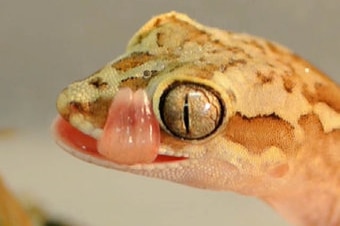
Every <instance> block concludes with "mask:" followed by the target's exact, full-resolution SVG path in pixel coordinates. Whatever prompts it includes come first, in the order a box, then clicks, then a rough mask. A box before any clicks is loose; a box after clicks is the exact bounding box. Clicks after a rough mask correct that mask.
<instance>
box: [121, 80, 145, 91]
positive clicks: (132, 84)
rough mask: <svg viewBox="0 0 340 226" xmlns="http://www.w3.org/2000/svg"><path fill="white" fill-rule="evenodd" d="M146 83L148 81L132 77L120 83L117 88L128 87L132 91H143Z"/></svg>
mask: <svg viewBox="0 0 340 226" xmlns="http://www.w3.org/2000/svg"><path fill="white" fill-rule="evenodd" d="M148 82H149V79H144V78H136V77H132V78H127V79H125V80H123V81H121V82H120V84H119V87H118V88H119V89H120V88H123V87H128V88H130V89H131V90H132V91H137V90H138V89H144V88H145V87H146V86H147V84H148Z"/></svg>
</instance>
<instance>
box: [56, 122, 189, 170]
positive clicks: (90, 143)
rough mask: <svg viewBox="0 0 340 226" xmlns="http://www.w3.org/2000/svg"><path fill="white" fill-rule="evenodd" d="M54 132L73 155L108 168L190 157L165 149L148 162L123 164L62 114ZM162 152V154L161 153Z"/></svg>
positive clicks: (179, 160)
mask: <svg viewBox="0 0 340 226" xmlns="http://www.w3.org/2000/svg"><path fill="white" fill-rule="evenodd" d="M52 133H53V136H54V139H55V141H56V143H57V144H58V145H59V146H60V147H61V148H63V149H64V150H65V151H67V152H68V153H70V154H71V155H73V156H75V157H77V158H79V159H82V160H84V161H86V162H90V163H94V164H96V165H100V166H103V167H108V168H115V169H127V168H139V167H143V166H151V165H153V166H157V165H159V164H160V163H162V165H163V164H164V163H165V164H171V163H179V162H185V161H186V160H189V159H188V157H177V156H172V155H167V154H163V153H166V152H164V151H159V152H158V155H157V157H156V159H155V160H154V161H153V162H151V163H148V164H145V163H142V164H139V163H138V164H134V165H122V164H118V163H115V162H113V161H110V160H108V159H107V158H105V157H104V156H102V155H101V154H100V153H99V152H98V151H97V140H96V139H95V138H93V137H91V136H89V135H86V134H84V133H82V132H81V131H79V130H78V129H76V128H75V127H73V126H72V125H71V124H70V123H69V122H68V121H66V120H65V119H63V118H62V117H60V116H57V117H56V119H55V120H54V122H53V124H52ZM161 153H162V154H161Z"/></svg>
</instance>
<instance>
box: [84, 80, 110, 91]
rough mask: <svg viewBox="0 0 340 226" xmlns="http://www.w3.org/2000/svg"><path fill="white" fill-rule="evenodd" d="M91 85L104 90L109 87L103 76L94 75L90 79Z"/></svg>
mask: <svg viewBox="0 0 340 226" xmlns="http://www.w3.org/2000/svg"><path fill="white" fill-rule="evenodd" d="M89 85H91V86H94V87H95V88H96V89H99V90H104V89H107V88H108V86H109V85H108V84H107V82H104V81H103V79H102V78H101V77H93V78H91V79H90V81H89Z"/></svg>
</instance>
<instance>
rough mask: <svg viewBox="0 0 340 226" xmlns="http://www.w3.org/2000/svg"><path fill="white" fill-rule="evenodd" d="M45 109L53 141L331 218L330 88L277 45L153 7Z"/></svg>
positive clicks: (336, 161)
mask: <svg viewBox="0 0 340 226" xmlns="http://www.w3.org/2000/svg"><path fill="white" fill-rule="evenodd" d="M57 109H58V112H59V116H57V118H56V120H55V121H54V123H53V134H54V136H55V140H56V142H57V144H58V145H60V146H61V147H62V148H63V149H65V150H66V151H68V152H69V153H71V154H72V155H74V156H76V157H77V158H80V159H81V160H84V161H87V162H90V163H93V164H96V165H99V166H103V167H108V168H112V169H115V170H120V171H125V172H130V173H133V174H138V175H143V176H148V177H154V178H159V179H164V180H168V181H172V182H176V183H180V184H185V185H189V186H193V187H197V188H203V189H211V190H218V191H231V192H236V193H238V194H242V195H248V196H253V197H256V198H258V199H260V200H263V201H264V202H265V203H267V204H269V205H270V206H272V207H273V208H274V209H275V210H276V211H277V212H278V213H279V214H280V215H282V216H283V217H284V218H285V219H286V220H287V221H288V222H290V223H291V224H293V225H299V226H325V225H327V226H339V225H340V88H339V86H338V85H337V84H336V83H335V82H333V81H332V80H331V79H330V78H329V77H327V76H326V75H325V74H324V73H322V72H321V71H320V70H318V69H317V68H316V67H314V66H312V65H311V64H310V63H308V62H307V61H306V60H304V59H302V58H301V57H299V56H298V55H297V54H295V53H294V52H292V51H291V50H289V49H287V48H286V47H284V46H281V45H280V44H277V43H274V42H272V41H268V40H265V39H263V38H260V37H255V36H251V35H248V34H243V33H235V32H231V31H224V30H220V29H217V28H213V27H208V26H204V25H202V24H200V23H198V22H196V21H194V20H193V19H191V18H190V17H188V16H187V15H185V14H181V13H177V12H169V13H165V14H162V15H158V16H155V17H153V18H152V19H151V20H150V21H148V22H147V23H146V24H145V25H144V26H142V28H140V30H139V31H138V32H137V33H136V34H135V35H134V36H133V37H132V39H131V40H130V42H129V43H128V46H127V49H126V52H125V53H123V54H122V55H121V56H119V57H118V58H116V59H115V60H113V61H112V62H109V63H108V64H106V65H105V66H104V67H103V68H101V69H100V70H98V71H96V72H95V73H93V74H92V75H90V76H89V77H87V78H85V79H84V80H81V81H76V82H74V83H71V84H70V85H69V86H67V87H66V88H65V89H64V90H63V91H62V92H61V93H60V94H59V96H58V99H57Z"/></svg>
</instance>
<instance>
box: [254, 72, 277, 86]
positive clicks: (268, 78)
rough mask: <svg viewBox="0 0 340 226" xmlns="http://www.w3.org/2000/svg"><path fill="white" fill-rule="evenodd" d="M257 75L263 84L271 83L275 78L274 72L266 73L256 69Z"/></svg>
mask: <svg viewBox="0 0 340 226" xmlns="http://www.w3.org/2000/svg"><path fill="white" fill-rule="evenodd" d="M256 76H257V78H258V79H259V80H260V82H261V84H267V83H271V82H272V81H273V79H274V77H273V73H269V74H268V75H265V74H263V73H262V72H261V71H256Z"/></svg>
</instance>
